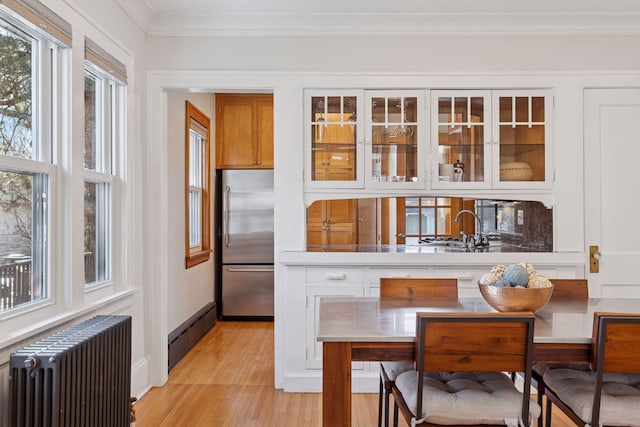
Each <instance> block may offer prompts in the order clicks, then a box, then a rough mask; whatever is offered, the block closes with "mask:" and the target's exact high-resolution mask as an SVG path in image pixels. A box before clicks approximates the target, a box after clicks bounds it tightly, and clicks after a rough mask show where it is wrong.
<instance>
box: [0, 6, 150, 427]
mask: <svg viewBox="0 0 640 427" xmlns="http://www.w3.org/2000/svg"><path fill="white" fill-rule="evenodd" d="M41 1H42V2H43V3H44V4H45V5H46V6H47V7H49V8H50V9H52V10H53V11H54V12H55V13H57V14H58V15H60V16H62V17H63V18H64V19H65V20H67V21H68V22H69V23H70V24H71V26H72V31H73V46H72V48H73V49H72V54H71V58H70V60H71V61H70V72H71V76H72V86H71V87H70V88H69V96H70V98H71V99H70V100H69V102H70V107H71V112H72V115H71V118H70V119H69V121H68V122H67V123H66V124H68V125H69V127H70V129H69V133H68V135H70V137H71V138H72V140H73V141H74V145H76V146H77V144H76V142H79V145H80V146H82V145H83V143H82V142H81V141H82V139H83V138H84V97H83V93H84V92H83V91H84V86H83V85H84V82H83V78H82V75H83V73H82V70H83V66H84V37H85V36H87V37H89V38H91V39H92V40H93V41H94V42H96V43H97V44H98V45H100V46H101V47H102V48H104V49H105V50H106V51H107V52H109V53H110V54H111V55H113V56H114V57H116V58H117V59H118V60H119V61H121V62H122V63H124V64H125V65H126V66H127V72H128V87H127V115H126V120H127V123H128V131H127V135H126V138H127V149H126V150H125V152H124V153H123V160H124V162H125V164H126V169H125V171H124V173H123V175H124V177H125V179H124V185H123V199H122V200H120V201H118V203H116V205H119V206H125V208H124V212H123V214H124V216H125V217H126V221H125V222H126V228H123V229H122V230H121V231H122V233H121V235H120V236H118V237H117V239H122V240H123V241H124V253H122V254H120V253H118V254H116V255H115V256H120V255H122V258H123V259H126V262H124V263H123V264H124V267H123V271H122V272H119V273H118V275H119V277H122V278H123V279H124V280H123V283H121V284H120V285H119V286H120V287H119V289H118V290H117V291H116V294H115V295H111V296H107V297H105V298H104V299H102V300H95V299H91V298H87V297H86V295H83V292H82V287H81V286H75V287H74V289H75V290H74V291H73V292H70V291H67V292H64V293H62V292H61V293H60V295H62V298H60V299H59V300H58V301H57V304H59V306H60V307H62V309H61V312H60V313H59V315H57V316H55V318H50V319H48V320H47V321H44V322H42V323H40V324H35V325H34V324H24V325H19V326H18V327H17V328H16V329H15V330H14V331H12V334H11V337H12V338H11V340H10V342H12V344H11V345H9V346H5V347H3V348H0V425H6V423H7V416H8V414H7V410H6V409H7V407H6V405H7V400H8V399H7V390H8V366H7V363H8V358H9V354H10V353H11V352H12V351H15V350H17V349H18V348H21V347H23V346H24V345H27V344H29V343H30V342H33V341H34V340H36V339H39V338H41V337H43V336H46V335H48V334H49V333H51V332H53V331H54V330H57V329H60V328H63V327H66V326H69V325H70V324H75V323H78V322H79V321H81V320H83V319H86V318H89V317H92V316H94V315H96V314H128V315H131V316H132V318H133V336H132V343H133V348H132V364H133V377H132V394H133V395H138V396H139V395H141V394H142V393H144V392H145V390H146V389H147V388H148V387H149V360H150V359H151V358H150V357H149V349H148V338H147V336H148V335H151V334H152V331H153V330H152V328H149V327H148V325H149V323H148V322H147V318H146V317H145V313H146V312H147V310H146V304H147V302H146V301H145V295H148V292H149V290H148V289H147V287H148V286H149V282H147V281H146V279H145V277H146V267H145V266H146V265H147V264H148V262H147V260H146V255H145V254H146V252H147V251H146V249H147V244H146V240H147V238H146V232H145V227H144V224H145V218H146V216H147V215H148V212H147V211H146V207H145V203H144V194H145V192H146V189H145V187H146V186H145V165H144V156H143V155H144V152H145V144H144V143H143V141H146V131H145V126H144V120H143V112H144V103H145V101H146V69H147V66H146V62H145V61H146V54H145V52H146V42H147V38H146V36H145V34H144V32H143V31H142V30H141V29H140V28H139V27H138V26H137V25H136V24H135V23H134V22H133V21H132V20H131V19H130V18H129V17H128V16H127V15H126V14H125V13H124V12H123V11H122V10H121V9H120V7H118V6H117V5H116V4H115V3H114V2H111V1H106V2H105V1H103V0H41ZM66 124H65V125H66ZM68 151H71V150H66V151H64V152H62V153H58V156H60V157H59V159H63V160H60V162H61V164H63V165H64V166H63V169H64V168H67V167H69V168H71V169H72V166H71V167H70V166H69V165H74V164H78V161H77V156H80V158H81V157H82V152H81V150H72V151H73V152H71V153H69V152H68ZM76 151H78V152H76ZM79 164H80V165H81V164H82V161H81V160H80V161H79ZM71 172H72V173H74V174H77V173H78V171H77V170H76V171H73V170H71ZM66 173H67V170H65V171H64V172H63V173H62V174H61V177H62V180H61V182H63V184H69V186H67V187H65V188H64V189H63V193H65V192H67V194H71V193H72V194H78V192H80V194H81V193H82V191H83V188H82V182H81V181H77V180H76V181H77V182H75V181H74V182H73V183H70V180H66V178H64V176H65V174H66ZM67 200H69V198H66V199H65V200H63V203H65V202H66V201H67ZM74 200H80V204H79V205H78V204H77V203H76V204H75V205H73V206H69V205H65V209H67V210H65V211H64V212H65V215H67V216H66V218H64V221H57V222H56V223H60V224H62V230H61V232H60V233H59V234H58V236H63V238H62V239H61V240H63V241H64V242H63V243H58V242H54V243H55V244H56V246H55V248H54V253H55V252H57V251H58V250H59V249H60V248H64V249H65V250H70V248H74V247H78V245H80V247H82V244H83V243H82V233H83V231H82V227H80V228H77V227H75V225H77V224H81V223H82V221H83V210H82V204H81V203H82V202H81V201H82V197H75V198H74ZM68 208H70V209H68ZM60 212H63V211H62V210H60ZM54 218H55V217H54ZM58 255H62V254H60V253H59V254H58ZM56 267H57V271H58V274H57V276H56V281H57V283H58V285H57V286H59V287H60V288H65V289H66V288H67V287H64V286H62V285H61V283H60V282H64V283H67V284H68V283H71V282H73V283H80V282H83V280H84V279H83V277H84V275H83V272H82V265H81V263H71V262H68V260H66V259H65V258H64V257H62V256H60V257H59V258H58V260H57V266H56ZM151 291H153V289H151ZM85 298H86V299H85ZM0 338H2V341H4V340H5V339H7V336H6V335H3V336H1V337H0Z"/></svg>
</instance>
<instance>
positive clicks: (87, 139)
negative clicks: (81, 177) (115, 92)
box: [84, 73, 99, 170]
mask: <svg viewBox="0 0 640 427" xmlns="http://www.w3.org/2000/svg"><path fill="white" fill-rule="evenodd" d="M97 88H98V80H97V78H96V77H95V76H93V75H91V74H87V73H85V75H84V168H85V169H89V170H96V155H97V150H98V148H97V144H98V124H99V122H98V121H97V120H98V111H97V108H98V92H97Z"/></svg>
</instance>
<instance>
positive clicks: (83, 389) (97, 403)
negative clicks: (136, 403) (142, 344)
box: [9, 316, 131, 427]
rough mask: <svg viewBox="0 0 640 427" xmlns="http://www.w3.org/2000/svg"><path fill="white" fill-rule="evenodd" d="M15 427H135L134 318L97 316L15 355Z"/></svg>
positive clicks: (11, 386)
mask: <svg viewBox="0 0 640 427" xmlns="http://www.w3.org/2000/svg"><path fill="white" fill-rule="evenodd" d="M9 364H10V374H9V375H10V376H9V400H10V401H9V425H10V426H11V427H83V426H84V427H99V426H104V427H129V425H130V411H131V317H130V316H96V317H93V318H91V319H89V320H86V321H84V322H82V323H80V324H78V325H76V326H72V327H70V328H67V329H64V330H62V331H60V332H58V333H55V334H53V335H51V336H49V337H47V338H44V339H42V340H40V341H38V342H36V343H33V344H32V345H29V346H27V347H25V348H24V349H22V350H19V351H17V352H16V353H13V354H11V356H10V362H9Z"/></svg>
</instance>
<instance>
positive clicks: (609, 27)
mask: <svg viewBox="0 0 640 427" xmlns="http://www.w3.org/2000/svg"><path fill="white" fill-rule="evenodd" d="M118 1H120V2H125V1H127V0H118ZM147 32H148V34H149V35H151V36H173V37H229V36H232V37H243V36H253V37H287V36H296V37H300V36H303V37H304V36H309V37H315V36H342V37H344V36H350V37H358V36H366V37H370V36H385V37H387V36H438V35H447V36H449V35H460V36H505V35H506V36H509V35H511V36H527V35H583V36H584V35H638V34H640V12H628V13H623V12H581V13H569V12H562V13H418V14H401V13H398V14H211V13H209V14H203V13H198V14H196V13H187V14H163V13H156V14H154V15H153V17H152V19H151V21H150V24H149V26H148V30H147Z"/></svg>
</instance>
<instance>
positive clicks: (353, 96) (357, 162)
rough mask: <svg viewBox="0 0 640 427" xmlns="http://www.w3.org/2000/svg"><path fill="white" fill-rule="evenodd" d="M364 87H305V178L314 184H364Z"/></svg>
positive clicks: (332, 186)
mask: <svg viewBox="0 0 640 427" xmlns="http://www.w3.org/2000/svg"><path fill="white" fill-rule="evenodd" d="M363 105H364V91H362V90H351V91H349V90H345V91H342V90H337V91H305V100H304V111H305V141H306V144H307V147H305V152H306V154H305V156H306V162H305V166H306V167H305V181H306V182H307V183H308V184H309V186H310V187H311V188H361V187H363V186H364V132H363V125H362V122H363V114H362V111H363Z"/></svg>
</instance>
